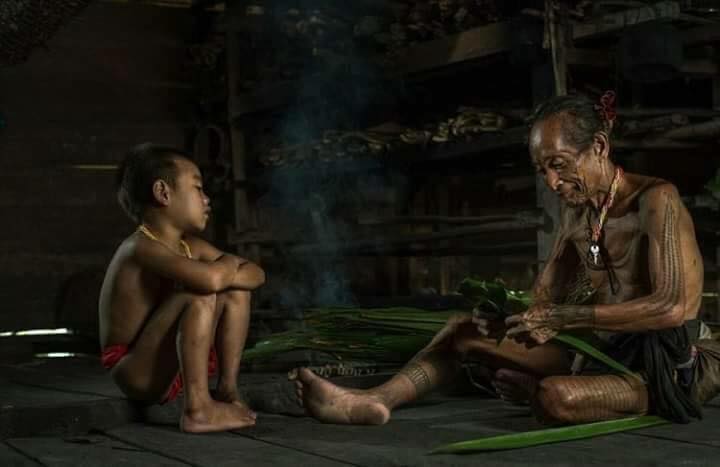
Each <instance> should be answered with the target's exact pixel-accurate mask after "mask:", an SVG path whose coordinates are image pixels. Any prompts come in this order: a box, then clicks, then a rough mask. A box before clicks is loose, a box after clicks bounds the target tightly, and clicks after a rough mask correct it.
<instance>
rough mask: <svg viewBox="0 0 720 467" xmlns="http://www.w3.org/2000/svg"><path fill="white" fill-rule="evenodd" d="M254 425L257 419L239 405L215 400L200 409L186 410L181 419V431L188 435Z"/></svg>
mask: <svg viewBox="0 0 720 467" xmlns="http://www.w3.org/2000/svg"><path fill="white" fill-rule="evenodd" d="M253 425H255V419H254V418H251V417H249V416H248V415H247V413H246V412H245V411H244V410H242V409H241V408H240V407H238V406H237V405H235V404H229V403H226V402H217V401H214V400H211V401H210V402H209V403H208V404H207V405H206V406H204V407H202V408H200V409H195V410H188V409H186V410H185V411H184V412H183V414H182V417H180V431H184V432H186V433H206V432H211V431H227V430H238V429H240V428H245V427H249V426H253Z"/></svg>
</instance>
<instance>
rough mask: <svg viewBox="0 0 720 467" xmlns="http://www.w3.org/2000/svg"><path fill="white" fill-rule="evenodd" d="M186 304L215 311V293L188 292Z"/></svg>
mask: <svg viewBox="0 0 720 467" xmlns="http://www.w3.org/2000/svg"><path fill="white" fill-rule="evenodd" d="M186 300H187V304H188V306H192V307H196V308H200V309H203V310H211V311H215V309H216V308H217V295H216V294H193V293H189V294H187V296H186Z"/></svg>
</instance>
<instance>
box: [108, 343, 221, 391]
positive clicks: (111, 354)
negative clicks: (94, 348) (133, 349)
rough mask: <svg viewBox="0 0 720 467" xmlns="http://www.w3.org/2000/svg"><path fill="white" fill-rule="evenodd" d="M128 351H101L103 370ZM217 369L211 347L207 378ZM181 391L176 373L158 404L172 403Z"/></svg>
mask: <svg viewBox="0 0 720 467" xmlns="http://www.w3.org/2000/svg"><path fill="white" fill-rule="evenodd" d="M128 351H129V347H128V346H127V345H125V344H116V345H110V346H108V347H105V348H104V349H102V354H101V357H100V359H101V361H102V366H103V368H105V369H106V370H109V369H111V368H113V367H114V366H115V365H117V363H118V362H119V361H120V360H121V359H122V358H123V357H124V356H125V355H127V353H128ZM217 368H218V358H217V352H216V351H215V347H211V348H210V354H209V355H208V376H215V373H217ZM182 389H183V381H182V377H181V376H180V373H178V374H177V375H175V379H174V380H173V382H172V384H171V385H170V389H168V392H167V393H166V394H165V397H164V398H163V400H162V401H160V403H161V404H166V403H168V402H172V401H174V400H175V399H177V396H178V395H180V393H182Z"/></svg>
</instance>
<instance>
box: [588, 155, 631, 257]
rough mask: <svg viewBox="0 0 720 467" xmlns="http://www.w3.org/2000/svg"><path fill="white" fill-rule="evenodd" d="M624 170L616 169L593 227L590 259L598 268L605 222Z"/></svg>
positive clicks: (589, 251) (589, 252)
mask: <svg viewBox="0 0 720 467" xmlns="http://www.w3.org/2000/svg"><path fill="white" fill-rule="evenodd" d="M622 178H623V170H622V168H620V167H617V168H615V175H614V176H613V179H612V183H611V184H610V192H609V193H608V195H607V198H605V202H603V205H602V207H601V208H600V215H599V216H598V221H597V224H595V225H594V226H593V227H592V234H591V236H590V247H589V249H588V258H589V259H590V260H591V261H592V263H593V264H594V265H595V266H597V265H598V264H599V262H600V261H599V259H600V236H601V235H602V230H603V227H604V226H605V221H606V220H607V214H608V211H609V210H610V208H611V207H612V205H613V202H614V201H615V195H616V194H617V191H618V188H619V187H620V182H622Z"/></svg>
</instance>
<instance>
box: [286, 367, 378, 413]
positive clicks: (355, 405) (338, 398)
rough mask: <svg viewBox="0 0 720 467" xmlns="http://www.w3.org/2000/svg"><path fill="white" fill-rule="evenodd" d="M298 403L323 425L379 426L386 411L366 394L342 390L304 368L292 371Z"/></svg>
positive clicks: (358, 391) (372, 397) (352, 390)
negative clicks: (323, 423)
mask: <svg viewBox="0 0 720 467" xmlns="http://www.w3.org/2000/svg"><path fill="white" fill-rule="evenodd" d="M290 379H291V380H294V381H295V386H296V390H297V395H298V402H299V403H300V405H302V406H304V407H305V410H306V411H307V412H308V413H309V414H310V415H312V416H313V417H315V418H316V419H318V420H320V421H322V422H325V423H339V424H348V425H383V424H385V423H387V421H388V420H390V410H389V409H388V408H387V407H386V406H385V404H383V403H382V401H381V400H380V399H379V398H378V397H376V396H373V395H371V394H369V393H368V392H367V391H361V390H357V389H346V388H342V387H340V386H336V385H334V384H332V383H331V382H330V381H328V380H326V379H323V378H321V377H319V376H317V375H315V373H313V372H312V371H310V370H308V369H307V368H300V369H299V370H293V372H291V374H290Z"/></svg>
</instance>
